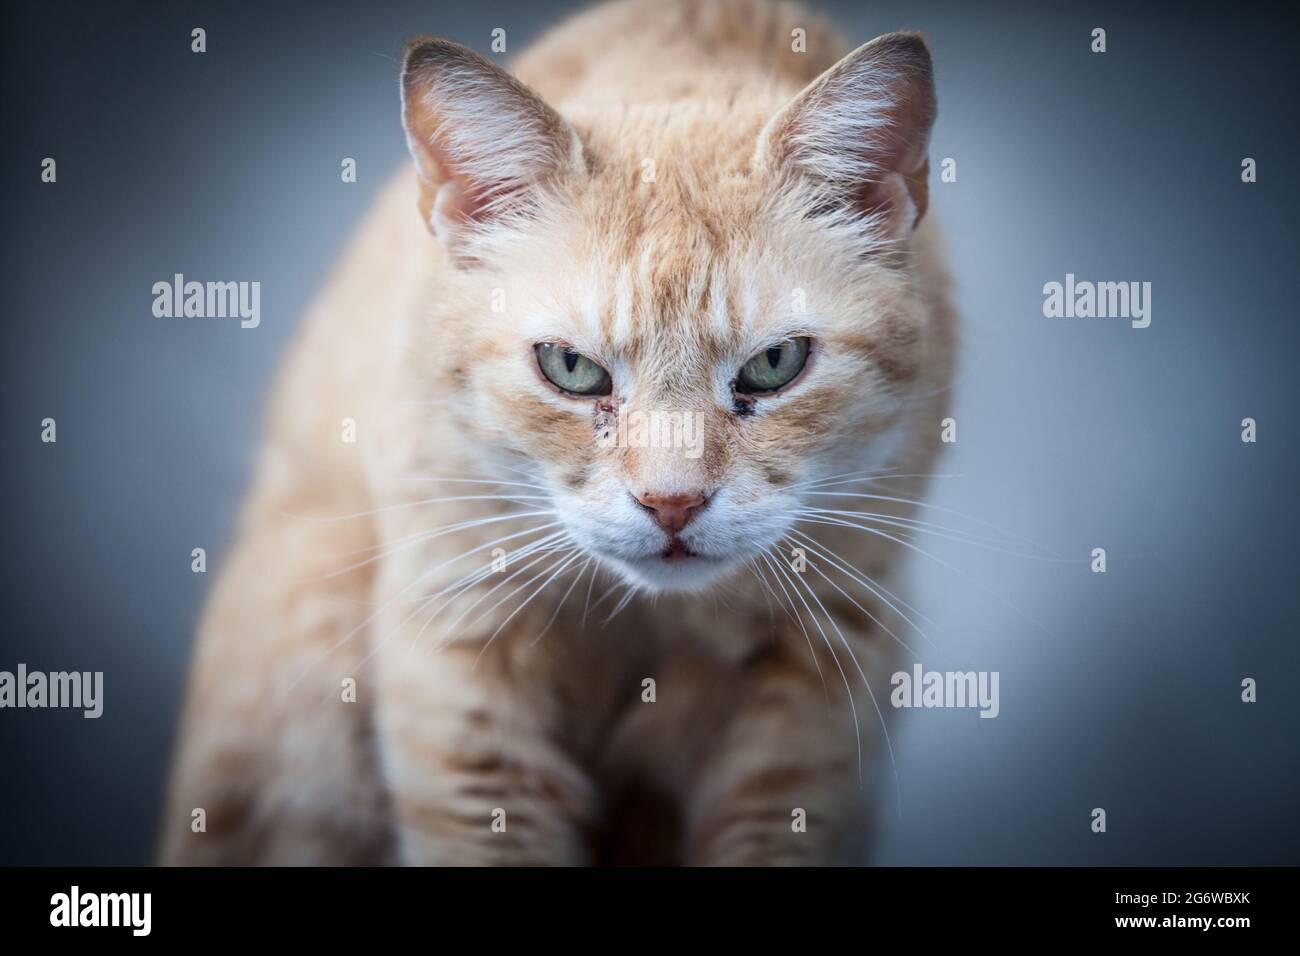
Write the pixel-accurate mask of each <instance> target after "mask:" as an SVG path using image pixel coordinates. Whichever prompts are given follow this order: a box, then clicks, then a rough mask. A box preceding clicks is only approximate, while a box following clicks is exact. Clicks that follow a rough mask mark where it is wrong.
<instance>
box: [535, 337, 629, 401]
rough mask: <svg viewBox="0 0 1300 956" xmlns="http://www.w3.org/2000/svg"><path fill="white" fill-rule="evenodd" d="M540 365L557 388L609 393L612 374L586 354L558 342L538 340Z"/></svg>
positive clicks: (537, 347)
mask: <svg viewBox="0 0 1300 956" xmlns="http://www.w3.org/2000/svg"><path fill="white" fill-rule="evenodd" d="M533 351H535V352H536V353H537V367H538V368H540V369H541V370H542V374H543V375H545V376H546V380H547V381H549V382H550V383H551V384H552V385H554V386H555V387H556V388H558V389H560V390H561V391H564V392H568V393H569V394H570V395H608V394H609V393H610V391H611V389H612V386H611V384H610V380H609V373H608V372H606V371H605V370H604V369H603V368H601V367H600V366H599V365H597V364H596V363H595V362H593V361H592V360H591V359H589V358H587V356H585V355H582V354H581V353H578V352H575V351H574V350H573V349H570V348H565V347H564V346H563V345H560V344H558V343H556V342H539V343H538V344H537V346H536V347H535V348H534V350H533Z"/></svg>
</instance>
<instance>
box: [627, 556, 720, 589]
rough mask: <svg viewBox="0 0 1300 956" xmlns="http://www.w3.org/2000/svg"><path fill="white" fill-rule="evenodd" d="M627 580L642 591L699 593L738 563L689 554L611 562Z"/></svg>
mask: <svg viewBox="0 0 1300 956" xmlns="http://www.w3.org/2000/svg"><path fill="white" fill-rule="evenodd" d="M613 563H614V564H615V565H616V566H617V568H618V570H619V571H620V572H621V573H622V575H623V577H624V578H626V579H627V582H628V583H629V584H633V585H636V586H637V587H638V588H640V589H641V590H643V591H649V592H651V593H655V594H659V593H666V592H676V593H686V594H690V593H700V592H702V591H707V590H708V589H709V588H711V587H712V586H713V585H714V584H716V583H718V582H719V581H721V580H722V579H723V578H725V577H727V576H728V575H729V574H731V573H732V572H733V571H735V570H736V568H737V567H738V564H737V562H735V561H732V560H727V559H724V558H709V557H703V556H699V555H693V556H691V557H689V558H678V557H675V558H671V559H667V558H663V557H646V558H638V559H635V560H626V559H618V560H616V561H614V562H613Z"/></svg>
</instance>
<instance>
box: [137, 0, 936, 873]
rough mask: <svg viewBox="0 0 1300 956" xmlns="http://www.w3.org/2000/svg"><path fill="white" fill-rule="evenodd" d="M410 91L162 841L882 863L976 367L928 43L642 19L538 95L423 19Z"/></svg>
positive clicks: (565, 43) (389, 860) (710, 9)
mask: <svg viewBox="0 0 1300 956" xmlns="http://www.w3.org/2000/svg"><path fill="white" fill-rule="evenodd" d="M401 88H402V104H401V105H402V118H403V122H404V124H405V129H406V133H407V139H408V142H409V145H410V151H411V154H412V157H413V159H414V162H413V163H412V164H411V168H410V169H408V170H407V171H405V172H403V173H402V174H401V175H400V176H399V177H398V178H397V179H395V180H394V181H393V182H392V183H391V185H389V186H388V187H386V189H385V191H384V192H383V194H382V196H381V198H380V199H379V200H378V202H377V205H376V206H375V208H374V209H373V211H372V212H371V213H370V214H369V216H368V218H367V219H366V220H365V222H364V224H363V225H362V227H361V229H360V232H359V234H358V235H357V236H356V238H355V240H354V241H353V242H352V244H351V246H350V248H349V249H348V250H347V251H346V253H345V257H344V259H343V262H342V265H341V267H340V268H339V269H338V271H337V272H336V274H335V275H334V276H333V277H332V279H331V281H330V282H329V283H328V286H327V288H326V289H325V290H324V292H323V294H322V296H321V298H320V299H319V301H318V302H317V303H316V304H315V305H314V307H313V308H312V309H311V310H310V313H309V315H308V317H307V319H306V321H305V326H304V328H303V329H302V331H301V334H300V337H299V338H298V340H297V341H296V343H295V344H294V345H293V347H292V348H291V350H290V353H289V355H288V357H287V359H286V361H285V365H284V368H283V369H282V372H281V376H280V379H279V383H278V387H277V389H276V391H275V395H274V399H273V406H272V409H271V412H270V415H269V421H268V426H267V433H266V436H265V444H264V448H263V450H262V452H261V457H260V459H259V463H258V468H257V474H256V478H255V484H254V487H253V488H252V491H251V493H250V495H249V497H248V500H247V502H246V505H245V507H244V509H243V512H242V516H241V521H240V526H239V530H238V535H237V540H236V543H235V545H234V546H233V549H232V551H231V553H230V554H229V556H228V557H227V558H226V559H225V561H224V567H223V568H222V572H221V575H220V578H219V581H218V583H217V585H216V587H215V590H214V592H213V594H212V595H211V597H210V600H209V603H208V605H207V608H206V610H205V613H204V615H203V618H202V621H201V625H200V628H199V636H198V641H197V646H196V651H195V659H194V662H193V671H192V676H191V678H190V686H189V689H188V697H187V704H186V711H185V715H184V718H183V724H182V728H181V734H180V740H179V743H178V749H177V754H176V759H175V766H174V772H173V778H172V782H171V789H170V797H169V804H170V805H169V809H168V811H167V814H166V818H165V821H164V833H163V840H162V860H163V861H165V862H167V863H185V864H216V863H221V864H224V863H238V864H417V865H418V864H440V865H502V864H520V865H532V864H555V865H581V864H618V863H641V864H683V865H701V864H723V865H768V864H832V863H844V862H854V861H860V860H862V859H863V852H864V848H865V847H867V846H868V845H869V837H870V834H871V830H872V824H871V821H872V819H873V818H874V816H875V811H877V810H878V808H879V805H880V804H882V803H883V802H884V801H885V800H890V801H891V803H892V799H893V797H894V796H895V793H894V787H893V784H892V782H891V781H890V770H889V767H888V760H889V759H890V755H889V753H888V750H889V746H888V738H887V735H886V733H885V726H886V725H885V719H884V718H885V714H884V712H885V711H886V710H887V696H886V694H887V686H888V678H889V674H890V672H891V670H892V668H893V667H894V665H895V662H896V661H897V660H898V659H899V655H900V654H902V653H903V652H902V646H903V645H906V644H907V641H908V630H907V625H906V623H905V622H906V621H908V620H910V612H909V610H908V608H909V605H907V604H906V603H905V602H904V601H903V598H901V597H900V596H899V595H898V594H896V593H895V591H894V590H892V588H894V587H897V586H898V585H897V581H896V578H897V571H898V569H899V567H900V565H901V564H902V559H903V558H904V557H905V555H906V550H905V549H904V547H903V546H904V544H905V543H906V539H907V533H906V532H907V529H908V528H909V527H910V525H909V520H910V519H909V517H908V516H909V515H910V514H912V512H913V509H914V503H915V502H916V500H917V499H918V498H919V497H920V496H921V495H922V494H923V493H924V490H925V486H926V484H927V482H926V477H925V476H926V474H927V473H928V472H929V471H930V470H931V469H932V465H933V461H934V459H935V457H936V455H937V453H938V451H939V448H940V430H941V421H942V419H943V416H944V415H945V413H946V407H947V394H948V391H949V386H950V384H951V379H952V374H953V369H952V365H953V351H954V335H955V326H956V319H955V313H954V310H953V308H952V305H951V301H950V300H951V296H950V292H949V280H948V278H947V273H946V271H945V267H944V265H943V263H942V256H941V252H940V249H939V242H938V236H937V229H936V227H935V226H934V225H933V218H932V217H930V218H927V217H926V215H925V214H926V212H927V208H928V185H927V181H928V173H929V165H928V158H927V152H928V141H929V135H930V131H931V127H932V124H933V122H934V119H935V115H936V104H935V95H934V84H933V80H932V70H931V60H930V55H929V52H928V49H927V47H926V45H925V43H924V42H923V40H922V39H921V38H920V37H919V36H918V35H916V34H910V33H891V34H887V35H885V36H881V37H879V38H877V39H875V40H873V41H871V42H870V43H867V44H866V45H864V46H860V47H858V48H857V49H855V50H849V49H848V48H847V46H845V45H843V44H842V43H841V41H840V40H839V39H838V38H837V37H836V35H835V34H834V33H833V32H832V30H831V28H830V27H828V26H827V25H826V24H824V23H823V22H822V21H821V20H819V19H817V18H814V17H812V16H810V15H808V14H807V13H806V12H805V11H804V10H803V9H801V8H799V7H797V6H794V5H789V4H779V5H778V4H774V3H770V2H767V0H716V2H706V3H696V2H694V0H619V2H614V3H610V4H606V5H602V6H598V7H595V8H591V9H588V10H586V11H582V12H580V13H578V14H577V15H575V16H574V17H573V18H571V19H569V20H568V21H566V22H564V23H563V24H561V25H559V26H557V27H556V28H554V29H552V30H551V32H549V33H547V34H545V35H544V36H543V37H542V38H541V39H540V40H539V41H537V42H536V44H535V45H534V46H533V47H532V48H531V49H530V50H529V51H528V52H527V53H525V54H524V55H523V56H522V57H520V58H519V59H518V61H517V63H516V64H515V71H514V73H508V72H506V71H505V70H503V69H502V68H500V67H498V66H496V65H494V64H493V63H492V62H490V61H489V60H487V59H485V58H484V57H482V56H480V55H479V54H477V53H475V52H473V51H471V50H470V49H468V48H466V47H465V46H462V45H460V44H457V43H454V42H451V41H449V40H444V39H436V38H428V37H423V38H418V39H416V40H414V41H412V42H411V43H410V44H409V45H408V47H407V50H406V54H405V61H404V63H403V66H402V73H401ZM633 414H636V415H639V416H642V418H643V419H645V420H651V421H653V420H656V416H658V417H659V419H661V420H663V421H667V422H672V423H675V424H673V426H672V427H665V428H658V429H655V428H640V429H636V430H633V429H629V428H627V427H626V426H621V425H620V422H622V421H625V420H626V419H628V418H630V417H631V416H632V415H633ZM674 416H676V417H674ZM686 423H698V427H699V429H700V435H701V440H700V442H699V443H698V445H697V446H695V447H696V451H697V452H698V453H696V454H690V453H689V449H687V448H682V447H674V445H680V444H683V443H682V442H675V441H674V440H673V436H675V435H676V436H680V434H681V426H682V425H683V424H686ZM634 431H635V432H636V434H634ZM611 436H613V437H612V438H611ZM638 436H639V437H638ZM686 444H689V443H686ZM891 621H892V622H893V623H892V624H891ZM868 681H870V684H869V683H868ZM873 686H874V698H873V696H872V693H871V691H870V688H871V687H873ZM876 699H878V700H879V703H880V704H881V705H882V706H879V707H877V706H876Z"/></svg>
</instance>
